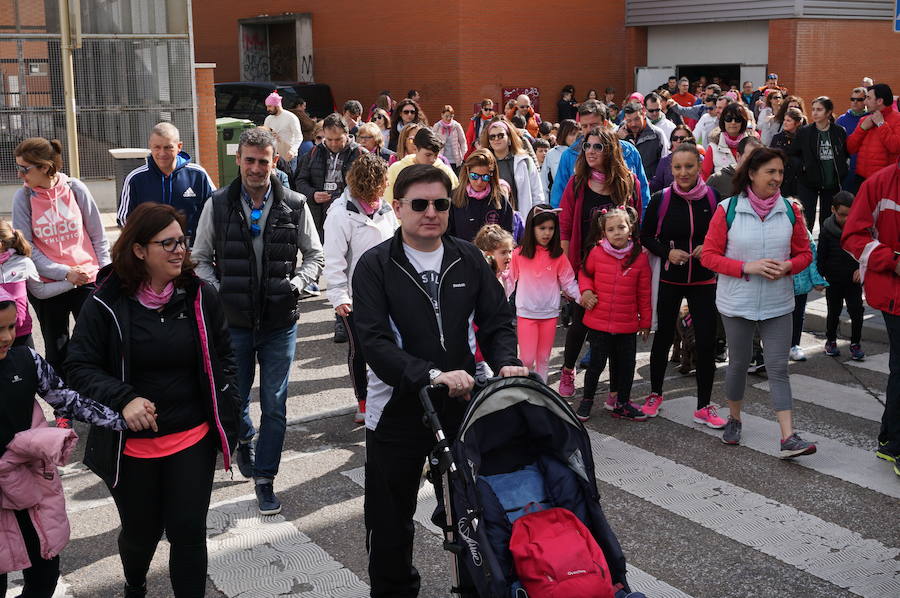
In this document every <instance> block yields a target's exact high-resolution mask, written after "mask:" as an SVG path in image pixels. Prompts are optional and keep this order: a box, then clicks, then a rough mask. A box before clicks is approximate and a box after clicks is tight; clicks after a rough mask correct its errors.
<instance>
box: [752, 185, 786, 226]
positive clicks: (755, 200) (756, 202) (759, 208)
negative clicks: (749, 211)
mask: <svg viewBox="0 0 900 598" xmlns="http://www.w3.org/2000/svg"><path fill="white" fill-rule="evenodd" d="M747 199H749V200H750V206H751V207H752V208H753V211H754V212H756V214H757V215H758V216H759V219H760V220H765V219H766V216H768V215H769V212H771V211H772V208H774V207H775V202H777V201H778V200H779V199H781V192H779V191H776V192H775V195H773V196H772V197H766V198H761V197H759V196H758V195H756V193H754V192H753V189H751V188H750V187H747Z"/></svg>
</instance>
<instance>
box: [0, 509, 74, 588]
mask: <svg viewBox="0 0 900 598" xmlns="http://www.w3.org/2000/svg"><path fill="white" fill-rule="evenodd" d="M16 521H17V522H18V523H19V529H20V530H22V538H23V539H24V540H25V551H26V552H27V553H28V560H30V561H31V567H29V568H28V569H25V570H24V571H22V575H23V577H24V578H25V589H24V590H23V591H22V594H20V598H50V597H51V596H53V592H54V591H55V590H56V581H57V580H58V579H59V556H55V557H53V558H52V559H50V560H44V559H42V558H41V542H40V540H38V537H37V532H35V531H34V526H33V525H32V524H31V517H29V515H28V511H16ZM0 596H6V574H5V573H2V574H0Z"/></svg>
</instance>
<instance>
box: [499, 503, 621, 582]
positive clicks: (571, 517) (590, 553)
mask: <svg viewBox="0 0 900 598" xmlns="http://www.w3.org/2000/svg"><path fill="white" fill-rule="evenodd" d="M509 550H510V552H512V556H513V563H514V564H515V568H516V574H517V575H518V577H519V580H520V581H521V582H522V585H523V586H524V588H525V590H526V591H527V592H528V596H529V597H530V598H613V597H614V596H615V590H614V589H613V583H612V576H611V575H610V572H609V566H608V565H607V564H606V557H605V556H603V551H602V550H600V547H599V546H598V545H597V541H596V540H595V539H594V536H593V535H592V534H591V532H590V530H588V528H587V527H585V525H584V524H583V523H582V522H581V520H580V519H578V517H576V516H575V514H574V513H572V512H571V511H569V510H567V509H562V508H559V507H556V508H552V509H546V510H543V511H538V512H536V513H528V514H527V515H523V516H521V517H519V518H518V519H516V521H515V523H513V527H512V538H511V539H510V542H509Z"/></svg>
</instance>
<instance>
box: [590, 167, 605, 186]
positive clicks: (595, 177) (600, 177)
mask: <svg viewBox="0 0 900 598" xmlns="http://www.w3.org/2000/svg"><path fill="white" fill-rule="evenodd" d="M591 180H592V181H596V182H598V183H600V184H601V185H602V184H603V183H605V182H606V174H604V173H602V172H600V171H599V170H593V169H591Z"/></svg>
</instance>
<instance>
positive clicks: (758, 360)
mask: <svg viewBox="0 0 900 598" xmlns="http://www.w3.org/2000/svg"><path fill="white" fill-rule="evenodd" d="M765 371H766V362H765V361H763V354H762V353H757V354H756V355H754V356H753V360H752V361H751V362H750V366H749V367H748V368H747V373H748V374H762V373H763V372H765Z"/></svg>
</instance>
